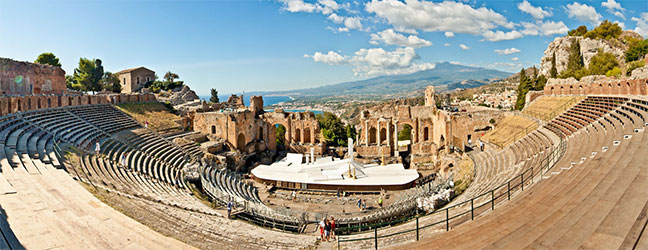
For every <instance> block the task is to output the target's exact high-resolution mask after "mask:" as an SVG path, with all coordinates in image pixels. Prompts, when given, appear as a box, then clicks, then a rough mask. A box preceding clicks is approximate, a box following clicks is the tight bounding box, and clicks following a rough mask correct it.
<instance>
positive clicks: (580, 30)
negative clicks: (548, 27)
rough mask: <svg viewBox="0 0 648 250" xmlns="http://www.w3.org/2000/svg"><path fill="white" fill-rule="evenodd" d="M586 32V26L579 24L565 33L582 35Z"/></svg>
mask: <svg viewBox="0 0 648 250" xmlns="http://www.w3.org/2000/svg"><path fill="white" fill-rule="evenodd" d="M586 33H587V26H585V25H581V26H578V28H576V29H573V30H570V31H569V32H568V33H567V35H568V36H582V35H585V34H586Z"/></svg>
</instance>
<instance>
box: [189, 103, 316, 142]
mask: <svg viewBox="0 0 648 250" xmlns="http://www.w3.org/2000/svg"><path fill="white" fill-rule="evenodd" d="M239 102H240V103H239ZM226 103H230V104H239V105H242V103H243V99H242V97H238V96H232V97H230V98H229V100H228V101H227V102H226ZM237 106H238V105H237ZM243 107H244V106H243ZM212 110H213V109H212ZM191 117H193V122H192V124H193V128H194V131H198V132H201V133H203V134H208V135H213V136H215V137H217V138H221V139H223V140H224V141H225V143H226V144H227V145H228V146H229V147H230V148H233V149H238V150H240V151H242V152H245V153H252V152H260V151H264V150H266V149H270V150H277V148H278V145H277V142H276V132H275V130H276V128H277V126H278V125H281V126H283V127H284V128H285V129H286V133H285V135H284V140H283V142H284V144H285V145H284V146H285V147H286V149H287V150H288V151H291V152H297V153H306V152H310V149H311V148H314V150H315V152H316V154H319V155H321V154H322V153H323V152H324V149H325V145H323V144H322V142H321V141H320V139H319V133H320V131H319V123H318V122H317V119H315V115H314V114H313V113H312V112H299V113H292V112H284V111H283V110H280V109H277V110H275V111H274V112H268V113H266V112H264V110H263V98H262V97H261V96H252V97H250V106H249V107H247V108H246V109H233V110H213V111H206V112H196V113H194V114H193V115H192V116H191Z"/></svg>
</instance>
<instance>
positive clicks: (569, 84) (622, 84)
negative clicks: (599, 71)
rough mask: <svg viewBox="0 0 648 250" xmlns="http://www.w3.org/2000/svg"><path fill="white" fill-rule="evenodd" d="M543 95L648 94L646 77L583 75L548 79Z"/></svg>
mask: <svg viewBox="0 0 648 250" xmlns="http://www.w3.org/2000/svg"><path fill="white" fill-rule="evenodd" d="M544 94H545V95H648V79H615V78H604V77H593V76H592V77H583V79H581V80H580V81H576V80H574V79H549V82H548V83H547V85H546V86H545V88H544Z"/></svg>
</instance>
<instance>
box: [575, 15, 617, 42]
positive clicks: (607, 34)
mask: <svg viewBox="0 0 648 250" xmlns="http://www.w3.org/2000/svg"><path fill="white" fill-rule="evenodd" d="M622 32H623V29H621V27H619V24H616V23H611V22H609V21H608V20H605V21H603V22H602V23H601V24H600V25H599V26H598V27H596V28H594V29H593V30H590V31H589V32H587V33H585V35H584V37H586V38H591V39H605V40H613V39H618V38H619V36H620V35H621V33H622Z"/></svg>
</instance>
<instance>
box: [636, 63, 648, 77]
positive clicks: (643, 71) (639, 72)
mask: <svg viewBox="0 0 648 250" xmlns="http://www.w3.org/2000/svg"><path fill="white" fill-rule="evenodd" d="M632 78H633V79H645V78H648V66H644V67H641V68H637V69H635V70H633V71H632Z"/></svg>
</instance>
